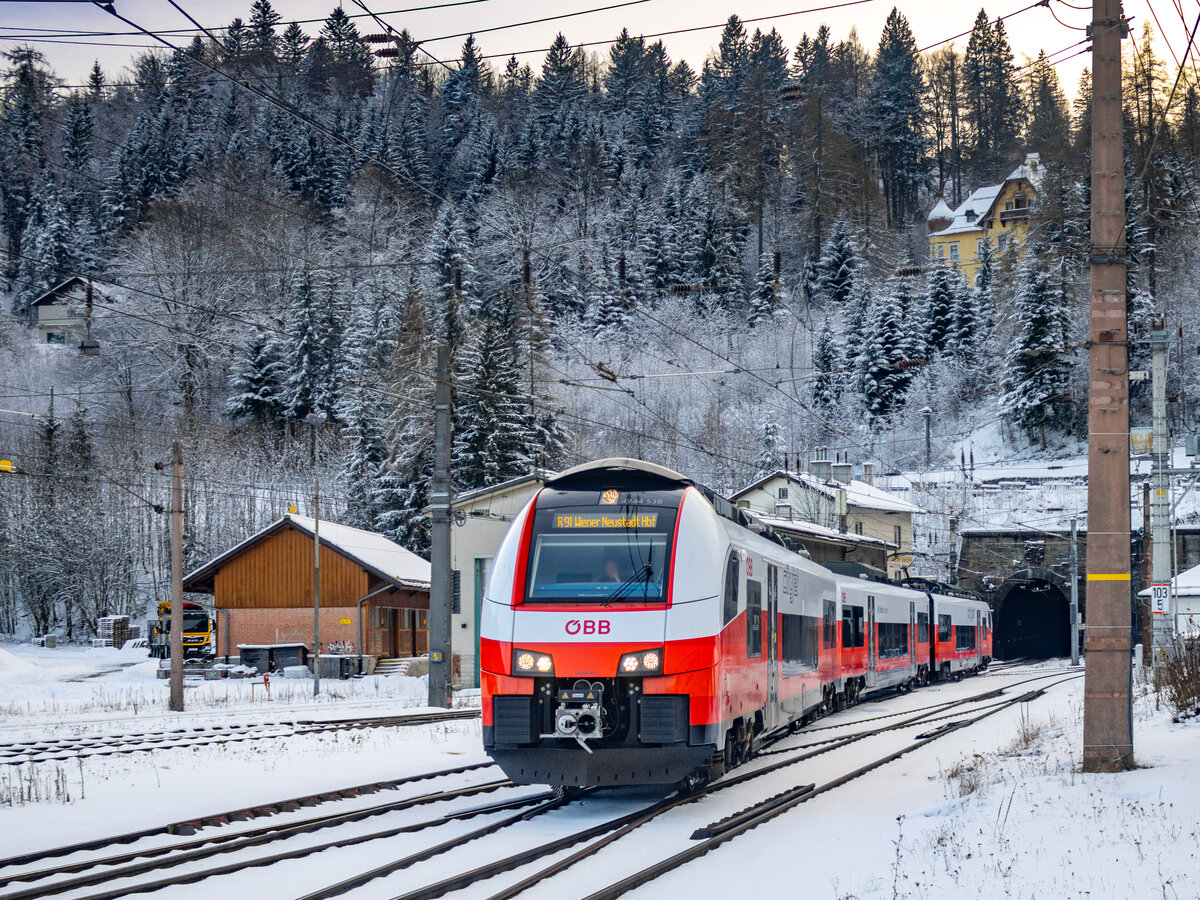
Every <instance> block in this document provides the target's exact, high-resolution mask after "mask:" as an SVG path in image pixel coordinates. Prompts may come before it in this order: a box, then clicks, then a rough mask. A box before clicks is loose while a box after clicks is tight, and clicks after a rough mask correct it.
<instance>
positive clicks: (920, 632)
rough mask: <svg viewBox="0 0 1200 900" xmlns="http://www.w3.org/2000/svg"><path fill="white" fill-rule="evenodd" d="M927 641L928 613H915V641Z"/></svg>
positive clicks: (921, 642) (920, 642) (922, 642)
mask: <svg viewBox="0 0 1200 900" xmlns="http://www.w3.org/2000/svg"><path fill="white" fill-rule="evenodd" d="M928 641H929V613H923V612H919V613H917V643H919V644H924V643H927V642H928Z"/></svg>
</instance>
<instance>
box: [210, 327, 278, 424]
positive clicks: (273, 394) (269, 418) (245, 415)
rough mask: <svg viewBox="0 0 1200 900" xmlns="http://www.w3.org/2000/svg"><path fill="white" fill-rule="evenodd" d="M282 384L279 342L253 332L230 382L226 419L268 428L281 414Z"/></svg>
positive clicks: (264, 333) (268, 335)
mask: <svg viewBox="0 0 1200 900" xmlns="http://www.w3.org/2000/svg"><path fill="white" fill-rule="evenodd" d="M284 382H285V373H284V365H283V362H282V361H281V360H280V358H279V345H278V341H277V340H276V339H275V338H274V336H272V335H270V334H268V333H267V332H266V331H264V330H263V329H261V328H255V329H254V331H253V332H251V334H250V339H249V340H248V341H247V342H246V345H245V347H244V348H243V350H242V353H241V355H240V358H239V359H238V362H237V367H236V368H235V369H234V371H233V375H232V376H231V378H230V387H231V388H232V390H233V392H232V393H231V394H230V396H229V399H228V400H227V401H226V402H225V415H227V416H228V417H229V418H231V419H233V420H234V421H235V422H236V421H240V420H246V419H249V420H251V421H253V422H256V423H257V424H259V425H260V426H267V425H270V424H271V423H272V422H274V421H275V420H276V419H278V418H281V417H282V416H283V413H284V407H283V402H282V400H283V398H282V395H283V393H284Z"/></svg>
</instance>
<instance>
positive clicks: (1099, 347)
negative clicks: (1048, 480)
mask: <svg viewBox="0 0 1200 900" xmlns="http://www.w3.org/2000/svg"><path fill="white" fill-rule="evenodd" d="M1127 28H1128V26H1127V25H1126V22H1125V17H1124V15H1123V13H1122V10H1121V2H1120V0H1094V2H1093V5H1092V25H1091V35H1090V36H1091V39H1092V239H1091V254H1090V256H1089V257H1088V262H1089V263H1090V264H1091V318H1090V329H1089V344H1088V347H1089V349H1088V374H1089V386H1090V387H1089V391H1088V522H1087V527H1088V531H1087V585H1088V590H1087V604H1088V606H1087V612H1088V616H1087V618H1088V621H1087V639H1086V643H1085V645H1084V647H1085V650H1086V652H1087V674H1086V676H1085V680H1084V688H1083V769H1084V771H1085V772H1114V771H1121V770H1124V769H1130V768H1132V767H1133V764H1134V761H1133V724H1132V720H1131V711H1130V649H1131V648H1130V615H1129V613H1130V587H1131V584H1130V571H1129V568H1130V566H1129V556H1130V553H1129V340H1128V334H1129V333H1128V329H1127V321H1126V299H1127V298H1126V295H1125V265H1126V262H1127V260H1128V254H1127V250H1126V246H1125V169H1124V152H1123V151H1124V148H1123V146H1122V141H1123V120H1122V114H1121V39H1122V37H1124V36H1125V34H1126V31H1127Z"/></svg>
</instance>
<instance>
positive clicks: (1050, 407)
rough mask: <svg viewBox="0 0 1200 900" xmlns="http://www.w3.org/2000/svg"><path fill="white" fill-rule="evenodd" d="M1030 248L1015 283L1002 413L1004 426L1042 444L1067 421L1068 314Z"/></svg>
mask: <svg viewBox="0 0 1200 900" xmlns="http://www.w3.org/2000/svg"><path fill="white" fill-rule="evenodd" d="M1036 249H1037V248H1033V247H1031V248H1030V251H1029V254H1028V255H1027V256H1026V258H1025V260H1024V261H1023V262H1022V263H1021V267H1020V269H1019V270H1018V274H1017V278H1018V281H1019V284H1020V289H1019V292H1018V294H1017V298H1016V324H1017V333H1016V336H1015V337H1014V338H1013V341H1012V344H1011V345H1010V347H1009V350H1008V359H1007V365H1006V370H1005V381H1004V384H1005V388H1006V390H1005V394H1004V397H1003V399H1002V400H1001V409H1002V410H1003V411H1004V416H1005V418H1006V419H1008V421H1010V422H1011V423H1013V424H1014V425H1016V426H1018V427H1019V428H1021V429H1022V430H1023V431H1024V432H1025V433H1026V434H1027V435H1029V436H1030V437H1035V436H1037V437H1040V438H1041V439H1042V441H1043V444H1044V442H1045V429H1046V428H1047V427H1050V428H1058V427H1063V426H1065V425H1066V424H1067V421H1068V407H1069V398H1068V397H1067V396H1066V391H1067V385H1068V382H1069V366H1070V364H1069V361H1068V359H1067V357H1066V355H1065V349H1064V348H1065V347H1066V342H1067V341H1066V335H1067V311H1066V309H1065V308H1064V307H1063V304H1062V295H1061V293H1060V292H1059V291H1058V290H1056V289H1055V285H1054V283H1053V276H1052V274H1051V272H1050V271H1049V268H1048V267H1047V266H1046V265H1045V263H1044V262H1043V261H1042V260H1040V259H1038V255H1037V253H1036V252H1035V251H1036Z"/></svg>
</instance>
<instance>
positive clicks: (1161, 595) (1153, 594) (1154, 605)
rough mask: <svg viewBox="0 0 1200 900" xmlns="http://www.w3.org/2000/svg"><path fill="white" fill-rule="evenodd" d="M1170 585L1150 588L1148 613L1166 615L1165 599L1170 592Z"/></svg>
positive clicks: (1156, 585)
mask: <svg viewBox="0 0 1200 900" xmlns="http://www.w3.org/2000/svg"><path fill="white" fill-rule="evenodd" d="M1170 587H1171V586H1170V585H1168V584H1155V585H1151V586H1150V611H1151V612H1152V613H1154V615H1156V616H1159V615H1166V612H1167V598H1168V596H1169V592H1170Z"/></svg>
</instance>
